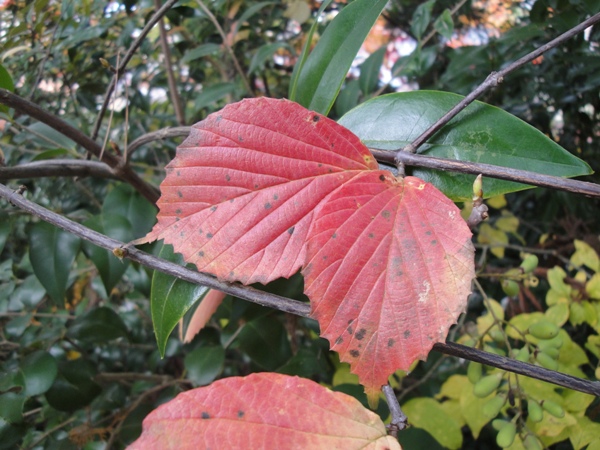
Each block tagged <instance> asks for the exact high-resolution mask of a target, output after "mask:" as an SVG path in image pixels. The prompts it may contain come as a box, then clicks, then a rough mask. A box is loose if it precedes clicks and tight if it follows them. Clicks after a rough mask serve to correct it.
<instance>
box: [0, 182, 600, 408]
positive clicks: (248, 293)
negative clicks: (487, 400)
mask: <svg viewBox="0 0 600 450" xmlns="http://www.w3.org/2000/svg"><path fill="white" fill-rule="evenodd" d="M0 197H2V198H4V199H6V200H8V201H9V202H10V203H11V204H13V205H14V206H17V207H18V208H21V209H23V210H25V211H27V212H29V213H30V214H32V215H34V216H36V217H39V218H40V219H42V220H44V221H46V222H48V223H51V224H53V225H55V226H57V227H59V228H62V229H63V230H65V231H68V232H70V233H73V234H74V235H76V236H79V237H80V238H82V239H85V240H86V241H89V242H91V243H93V244H95V245H97V246H99V247H102V248H105V249H107V250H109V251H113V250H115V249H121V250H122V252H121V253H122V254H123V257H125V258H128V259H130V260H132V261H135V262H138V263H140V264H141V265H143V266H145V267H148V268H150V269H154V270H158V271H160V272H163V273H166V274H168V275H172V276H174V277H177V278H179V279H181V280H185V281H189V282H190V283H195V284H201V285H204V286H208V287H210V288H213V289H218V290H220V291H223V292H225V293H227V294H230V295H233V296H235V297H238V298H241V299H243V300H247V301H250V302H253V303H256V304H259V305H262V306H268V307H270V308H274V309H277V310H279V311H283V312H287V313H291V314H296V315H298V316H302V317H310V305H309V304H307V303H303V302H300V301H297V300H292V299H289V298H285V297H281V296H279V295H275V294H270V293H268V292H264V291H260V290H258V289H255V288H252V287H250V286H243V285H241V284H239V283H228V282H225V281H220V280H218V279H216V278H215V277H213V276H211V275H207V274H203V273H200V272H196V271H194V270H190V269H188V268H186V267H182V266H179V265H177V264H174V263H172V262H169V261H165V260H164V259H160V258H157V257H155V256H152V255H149V254H148V253H145V252H142V251H141V250H138V249H136V248H132V247H128V246H127V244H125V243H124V242H120V241H117V240H116V239H112V238H109V237H107V236H104V235H103V234H100V233H98V232H96V231H94V230H90V229H89V228H86V227H84V226H83V225H80V224H78V223H76V222H73V221H72V220H69V219H67V218H66V217H63V216H61V215H60V214H56V213H55V212H52V211H49V210H47V209H46V208H43V207H41V206H39V205H37V204H35V203H33V202H31V201H29V200H27V199H25V198H24V197H23V196H22V195H19V194H18V193H15V192H13V191H12V190H11V189H9V188H7V187H6V186H4V185H2V184H0ZM433 350H435V351H438V352H440V353H444V354H446V355H452V356H457V357H459V358H464V359H467V360H469V361H477V362H481V363H484V364H487V365H489V366H493V367H498V368H500V369H504V370H507V371H510V372H514V373H518V374H521V375H527V376H529V377H532V378H537V379H539V380H544V381H548V382H550V383H553V384H556V385H558V386H562V387H565V388H568V389H574V390H577V391H580V392H585V393H587V394H591V395H596V396H600V382H594V381H588V380H583V379H581V378H577V377H573V376H571V375H567V374H563V373H559V372H554V371H552V370H548V369H544V368H543V367H538V366H534V365H532V364H528V363H523V362H520V361H517V360H514V359H510V358H507V357H504V356H498V355H495V354H492V353H488V352H485V351H483V350H478V349H475V348H470V347H466V346H464V345H459V344H455V343H452V342H449V343H445V344H441V343H437V344H435V345H434V346H433Z"/></svg>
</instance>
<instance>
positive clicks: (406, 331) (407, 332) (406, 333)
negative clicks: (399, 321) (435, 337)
mask: <svg viewBox="0 0 600 450" xmlns="http://www.w3.org/2000/svg"><path fill="white" fill-rule="evenodd" d="M409 337H410V330H405V331H404V339H408V338H409Z"/></svg>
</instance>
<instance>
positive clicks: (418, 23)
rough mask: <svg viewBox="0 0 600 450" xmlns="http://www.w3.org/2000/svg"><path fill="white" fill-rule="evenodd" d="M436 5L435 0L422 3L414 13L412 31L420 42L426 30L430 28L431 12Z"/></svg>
mask: <svg viewBox="0 0 600 450" xmlns="http://www.w3.org/2000/svg"><path fill="white" fill-rule="evenodd" d="M434 4H435V0H429V1H428V2H425V3H421V4H420V5H419V6H417V9H415V12H414V13H413V16H412V23H411V25H410V29H411V31H412V33H413V35H414V36H415V38H417V40H418V41H420V40H421V36H423V33H425V30H426V29H427V27H428V26H429V22H431V10H432V9H433V5H434Z"/></svg>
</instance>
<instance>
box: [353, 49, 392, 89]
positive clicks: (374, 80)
mask: <svg viewBox="0 0 600 450" xmlns="http://www.w3.org/2000/svg"><path fill="white" fill-rule="evenodd" d="M385 51H386V46H385V45H383V46H382V47H381V48H380V49H378V50H376V51H374V52H373V53H371V54H370V55H369V57H368V58H367V59H366V60H365V62H364V63H362V65H361V66H360V77H359V78H358V83H359V84H360V90H361V91H362V93H363V95H369V94H370V93H371V92H373V91H374V90H375V89H377V84H378V83H379V71H380V70H381V65H382V64H383V57H384V56H385Z"/></svg>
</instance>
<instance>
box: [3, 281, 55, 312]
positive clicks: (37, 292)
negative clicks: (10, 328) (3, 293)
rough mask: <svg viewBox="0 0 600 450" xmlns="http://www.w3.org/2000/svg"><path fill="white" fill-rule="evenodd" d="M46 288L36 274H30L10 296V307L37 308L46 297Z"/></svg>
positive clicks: (14, 309)
mask: <svg viewBox="0 0 600 450" xmlns="http://www.w3.org/2000/svg"><path fill="white" fill-rule="evenodd" d="M45 294H46V290H45V289H44V287H43V286H42V284H41V283H40V281H39V280H38V279H37V277H36V276H35V275H30V276H28V277H27V278H25V280H23V282H22V283H21V284H19V287H17V288H16V289H15V290H14V292H12V293H11V294H10V296H9V299H10V301H9V305H8V309H9V310H10V311H21V310H23V309H25V308H27V309H33V308H35V307H36V306H37V305H38V304H39V303H40V302H41V301H42V299H43V298H44V295H45Z"/></svg>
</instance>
